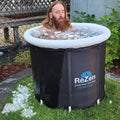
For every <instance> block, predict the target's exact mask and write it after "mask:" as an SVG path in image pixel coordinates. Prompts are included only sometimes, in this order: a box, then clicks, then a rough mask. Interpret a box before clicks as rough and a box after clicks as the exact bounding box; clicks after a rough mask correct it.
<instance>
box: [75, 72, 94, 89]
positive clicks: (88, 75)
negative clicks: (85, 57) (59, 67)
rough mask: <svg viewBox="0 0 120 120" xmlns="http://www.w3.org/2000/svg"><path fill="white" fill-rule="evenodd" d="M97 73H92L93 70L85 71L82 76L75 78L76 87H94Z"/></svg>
mask: <svg viewBox="0 0 120 120" xmlns="http://www.w3.org/2000/svg"><path fill="white" fill-rule="evenodd" d="M95 79H96V75H92V72H91V71H86V72H83V73H82V74H81V75H80V77H76V78H74V84H75V87H77V88H80V89H83V88H88V87H92V86H93V84H94V83H96V81H95Z"/></svg>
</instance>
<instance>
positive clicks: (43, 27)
mask: <svg viewBox="0 0 120 120" xmlns="http://www.w3.org/2000/svg"><path fill="white" fill-rule="evenodd" d="M40 29H41V30H47V29H48V28H46V27H45V26H42V27H41V28H40Z"/></svg>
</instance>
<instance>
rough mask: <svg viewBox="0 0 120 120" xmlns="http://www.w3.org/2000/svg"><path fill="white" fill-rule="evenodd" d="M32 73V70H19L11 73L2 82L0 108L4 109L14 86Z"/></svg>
mask: <svg viewBox="0 0 120 120" xmlns="http://www.w3.org/2000/svg"><path fill="white" fill-rule="evenodd" d="M31 74H32V70H31V69H28V70H24V71H22V72H18V73H16V74H14V75H11V76H10V77H9V78H7V79H6V80H4V81H2V82H1V83H0V109H2V107H3V105H4V102H5V101H6V99H7V97H8V95H9V93H10V91H11V90H12V88H13V86H14V85H15V84H16V83H17V82H18V81H19V80H21V79H23V78H25V77H28V76H30V75H31Z"/></svg>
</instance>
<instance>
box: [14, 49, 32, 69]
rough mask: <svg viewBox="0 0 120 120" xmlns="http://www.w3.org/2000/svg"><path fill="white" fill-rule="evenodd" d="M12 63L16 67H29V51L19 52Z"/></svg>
mask: <svg viewBox="0 0 120 120" xmlns="http://www.w3.org/2000/svg"><path fill="white" fill-rule="evenodd" d="M14 63H16V64H18V65H24V66H25V67H30V66H31V58H30V51H29V50H25V51H24V50H19V53H18V54H17V56H16V57H15V59H14Z"/></svg>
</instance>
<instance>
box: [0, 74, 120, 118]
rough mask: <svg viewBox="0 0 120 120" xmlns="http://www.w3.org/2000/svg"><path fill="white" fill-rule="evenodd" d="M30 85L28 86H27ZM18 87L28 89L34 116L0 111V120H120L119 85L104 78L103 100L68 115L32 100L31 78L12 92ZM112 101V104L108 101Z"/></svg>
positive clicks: (10, 95)
mask: <svg viewBox="0 0 120 120" xmlns="http://www.w3.org/2000/svg"><path fill="white" fill-rule="evenodd" d="M29 83H30V84H29ZM18 85H23V86H27V87H28V88H30V94H31V96H30V97H29V100H28V104H29V105H30V106H33V112H36V115H34V116H32V117H31V118H25V117H22V116H21V111H22V110H23V109H20V110H18V111H16V112H10V113H8V114H6V115H5V114H2V113H1V111H0V120H120V83H119V82H117V81H114V80H110V79H108V78H106V92H105V98H104V99H103V100H102V101H101V103H100V104H99V105H94V106H93V107H90V108H88V109H84V110H82V109H76V110H72V111H71V112H70V113H69V112H68V111H67V110H64V109H62V108H58V109H50V108H48V107H46V106H45V105H40V104H39V102H38V101H37V100H36V99H35V98H34V91H33V78H32V76H31V77H28V78H25V79H23V80H21V81H20V82H19V83H18V84H16V86H15V87H14V88H13V90H14V91H15V90H17V88H18ZM12 98H13V96H12V92H11V93H10V94H9V96H8V99H7V101H6V103H12ZM110 100H112V104H109V101H110Z"/></svg>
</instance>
